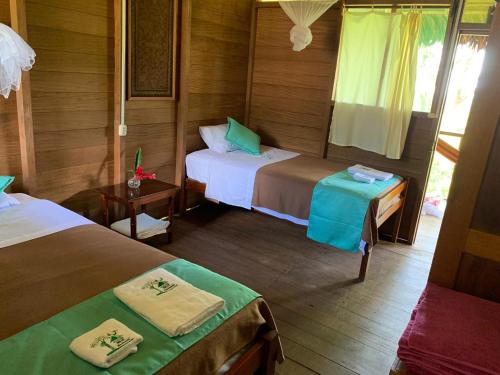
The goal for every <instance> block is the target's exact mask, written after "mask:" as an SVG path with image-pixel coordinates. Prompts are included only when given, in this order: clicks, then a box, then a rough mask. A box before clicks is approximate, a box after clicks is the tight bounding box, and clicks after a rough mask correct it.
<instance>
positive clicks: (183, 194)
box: [179, 187, 187, 216]
mask: <svg viewBox="0 0 500 375" xmlns="http://www.w3.org/2000/svg"><path fill="white" fill-rule="evenodd" d="M186 206H187V191H186V189H185V188H184V187H181V191H180V193H179V215H180V216H183V215H184V214H185V213H186Z"/></svg>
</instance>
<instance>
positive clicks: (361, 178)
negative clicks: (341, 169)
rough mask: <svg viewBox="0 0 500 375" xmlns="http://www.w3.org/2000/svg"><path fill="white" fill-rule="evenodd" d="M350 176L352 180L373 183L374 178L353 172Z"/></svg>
mask: <svg viewBox="0 0 500 375" xmlns="http://www.w3.org/2000/svg"><path fill="white" fill-rule="evenodd" d="M352 178H353V180H356V181H359V182H364V183H365V184H373V183H374V182H375V178H373V177H370V176H367V175H365V174H363V173H354V174H353V175H352Z"/></svg>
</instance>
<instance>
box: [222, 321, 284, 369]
mask: <svg viewBox="0 0 500 375" xmlns="http://www.w3.org/2000/svg"><path fill="white" fill-rule="evenodd" d="M278 349H279V339H278V332H277V331H276V330H274V329H271V330H268V331H267V332H265V333H263V334H261V335H260V336H259V337H258V338H257V340H256V341H255V343H254V344H253V345H252V346H251V347H250V348H249V349H248V350H247V351H246V352H245V353H243V355H242V356H241V357H240V358H238V360H237V361H236V362H235V363H234V364H233V365H232V366H231V368H230V369H229V370H228V371H227V372H226V375H273V374H274V368H275V365H276V361H277V356H278Z"/></svg>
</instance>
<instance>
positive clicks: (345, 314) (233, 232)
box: [161, 204, 437, 375]
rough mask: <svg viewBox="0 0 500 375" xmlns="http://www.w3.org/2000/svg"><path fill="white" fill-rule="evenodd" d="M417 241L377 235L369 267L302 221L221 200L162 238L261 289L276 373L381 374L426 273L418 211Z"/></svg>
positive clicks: (425, 232) (428, 246)
mask: <svg viewBox="0 0 500 375" xmlns="http://www.w3.org/2000/svg"><path fill="white" fill-rule="evenodd" d="M425 218H426V220H425V221H424V224H423V225H422V226H421V230H420V234H419V238H418V241H417V243H416V245H415V246H413V247H409V246H405V245H394V244H391V243H387V242H381V243H379V244H378V245H377V246H376V248H375V250H374V254H373V257H372V264H371V267H370V270H369V274H368V277H367V279H366V281H365V282H364V283H357V282H356V281H355V278H356V276H357V273H358V268H359V263H360V257H361V256H360V255H359V254H349V253H345V252H341V251H337V250H333V249H332V248H330V247H327V246H323V245H320V244H317V243H315V242H312V241H310V240H308V239H307V238H306V236H305V228H303V227H300V226H297V225H294V224H292V223H289V222H286V221H283V220H278V219H275V218H271V217H268V216H265V215H261V214H258V213H253V212H252V213H251V212H248V211H245V210H240V209H237V208H230V207H227V206H220V207H219V206H215V205H210V204H207V205H204V206H202V207H200V208H197V209H195V210H193V211H191V212H189V213H188V214H186V215H185V216H184V217H183V218H180V219H178V220H177V222H176V223H175V230H174V241H173V243H172V244H170V245H162V246H161V247H162V248H163V249H165V250H166V251H168V252H169V253H171V254H174V255H176V256H178V257H182V258H185V259H187V260H190V261H193V262H196V263H198V264H201V265H203V266H205V267H207V268H209V269H211V270H213V271H215V272H218V273H220V274H223V275H225V276H228V277H230V278H232V279H235V280H237V281H240V282H242V283H244V284H246V285H247V286H249V287H251V288H253V289H254V290H256V291H258V292H260V293H261V294H262V295H263V296H264V297H265V299H266V300H267V301H268V302H269V304H270V306H271V309H272V311H273V312H274V316H275V318H276V322H277V325H278V329H279V332H280V336H281V338H282V343H283V346H284V350H285V355H286V358H287V359H286V361H285V362H284V363H283V364H282V365H280V366H279V367H278V370H277V372H278V373H279V374H281V375H295V374H298V375H301V374H370V375H377V374H384V375H386V374H388V373H389V369H390V366H391V364H392V361H393V360H394V358H395V352H396V348H397V342H398V339H399V337H400V335H401V333H402V331H403V329H404V327H405V326H406V323H407V322H408V319H409V315H410V312H411V310H412V308H413V306H414V305H415V303H416V301H417V299H418V297H419V295H420V293H421V291H422V289H423V287H424V285H425V282H426V279H427V275H428V272H429V268H430V262H431V258H432V253H433V250H434V246H435V238H436V237H437V232H436V229H435V228H436V222H435V221H432V219H429V217H425Z"/></svg>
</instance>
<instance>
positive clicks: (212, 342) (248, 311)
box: [0, 196, 275, 374]
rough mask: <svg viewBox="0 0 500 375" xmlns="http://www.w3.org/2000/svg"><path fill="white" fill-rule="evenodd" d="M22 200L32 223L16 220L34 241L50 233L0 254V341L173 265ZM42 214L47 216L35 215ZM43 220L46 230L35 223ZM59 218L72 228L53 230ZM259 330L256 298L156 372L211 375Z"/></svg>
mask: <svg viewBox="0 0 500 375" xmlns="http://www.w3.org/2000/svg"><path fill="white" fill-rule="evenodd" d="M16 198H17V199H19V197H17V196H16ZM21 200H22V203H23V204H22V205H21V206H23V207H24V208H23V207H18V209H20V210H25V211H24V212H25V213H26V212H31V213H33V214H34V217H35V218H37V219H36V220H34V219H33V218H31V219H29V218H25V220H24V221H22V220H21V221H20V222H21V223H22V224H23V225H25V227H24V228H26V227H28V228H29V226H30V225H31V226H32V227H33V228H35V229H37V233H38V234H40V233H44V231H45V233H48V232H52V233H50V234H45V235H38V236H31V237H32V238H30V239H29V240H26V241H16V243H15V244H12V245H9V246H4V248H3V249H2V250H1V251H0V264H1V267H2V272H1V273H0V321H1V322H2V324H1V325H0V340H2V339H5V338H7V337H10V336H12V335H14V334H16V333H17V332H19V331H21V330H23V329H26V328H28V327H30V326H32V325H34V324H36V323H38V322H40V321H42V320H45V319H48V318H49V317H51V316H53V315H55V314H57V313H58V312H60V311H62V310H65V309H67V308H69V307H71V306H73V305H75V304H78V303H79V302H82V301H84V300H86V299H89V298H91V297H93V296H95V295H97V294H99V293H101V292H103V291H106V290H109V289H111V288H113V287H115V286H116V285H119V284H120V283H123V282H125V281H127V280H129V279H131V278H133V277H135V276H138V275H140V274H142V273H144V272H146V271H148V270H150V269H152V268H155V267H157V266H159V265H161V264H164V263H167V262H169V261H171V260H174V259H176V258H175V257H174V256H172V255H169V254H167V253H165V252H162V251H159V250H156V249H154V248H152V247H150V246H147V245H145V244H142V243H140V242H137V241H133V240H130V239H129V238H126V237H124V236H122V235H120V234H118V233H115V232H113V231H111V230H109V229H107V228H104V227H102V226H100V225H97V224H93V223H92V222H90V221H88V220H86V219H85V220H82V219H83V218H81V217H80V218H81V219H80V222H79V223H80V224H78V221H76V220H75V219H76V218H75V217H73V216H72V215H70V214H69V213H67V212H65V211H64V209H62V207H60V206H57V205H55V204H52V205H50V204H49V205H48V206H44V205H41V206H33V205H31V204H32V203H35V202H39V201H41V200H37V199H30V198H29V197H24V196H23V197H21ZM53 205H55V206H57V207H58V208H54V206H53ZM26 207H27V208H26ZM44 207H50V208H51V210H49V211H48V212H47V211H46V212H37V210H38V211H39V210H43V209H44ZM61 209H62V210H61ZM26 210H27V211H26ZM66 211H67V210H66ZM2 214H5V212H2ZM43 215H45V218H46V225H45V226H44V225H43V224H42V223H41V222H40V221H39V219H40V218H41V217H42V216H43ZM60 215H66V216H65V217H67V218H68V219H69V220H70V221H71V222H72V226H71V227H69V228H66V229H60V230H56V229H55V227H56V226H57V225H60V223H58V221H57V220H58V219H59V218H60ZM73 215H76V216H79V215H77V214H74V213H73ZM18 216H22V215H20V214H18ZM6 217H7V215H4V216H3V217H2V216H0V219H2V222H1V223H2V225H7V226H8V227H9V228H14V229H15V228H16V226H15V225H14V224H13V223H9V222H7V221H5V220H4V219H6ZM22 232H26V231H22ZM4 233H7V232H6V231H4ZM12 238H17V239H19V237H12ZM12 238H11V240H12ZM20 290H22V298H20V294H19V291H20ZM35 301H36V302H35ZM35 303H36V308H34V304H35ZM264 324H266V325H268V326H270V327H275V325H274V321H273V318H272V315H271V313H270V311H269V309H268V307H267V304H266V303H265V301H264V300H263V299H257V300H255V301H253V302H252V303H250V304H249V305H247V306H246V307H245V308H243V309H242V310H240V311H239V312H238V313H237V314H235V315H233V316H232V317H231V318H230V319H228V320H227V321H226V322H225V323H224V324H223V325H222V326H220V327H219V328H217V329H216V330H215V331H214V332H212V333H211V334H210V335H208V336H206V337H205V338H204V339H202V340H201V341H200V342H198V343H197V344H195V345H193V346H192V347H190V348H189V349H187V350H186V351H185V352H184V353H183V354H182V355H180V356H179V357H177V358H176V359H175V360H174V361H172V362H171V363H170V364H168V365H167V366H166V367H164V368H163V369H162V370H161V371H160V372H159V373H160V374H181V373H182V374H184V373H185V374H205V373H206V374H214V373H215V372H216V371H217V370H218V369H219V368H221V366H223V365H224V363H225V362H226V361H227V360H228V359H230V358H231V357H232V356H233V355H234V354H235V353H238V352H239V351H241V350H242V348H245V347H246V346H247V345H249V344H250V343H252V342H253V340H254V339H255V337H256V336H257V334H258V332H259V330H261V328H262V326H263V325H264Z"/></svg>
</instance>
